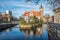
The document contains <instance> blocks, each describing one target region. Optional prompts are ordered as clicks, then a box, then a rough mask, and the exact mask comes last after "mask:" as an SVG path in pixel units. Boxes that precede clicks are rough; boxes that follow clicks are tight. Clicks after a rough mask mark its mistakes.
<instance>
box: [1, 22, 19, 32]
mask: <svg viewBox="0 0 60 40" xmlns="http://www.w3.org/2000/svg"><path fill="white" fill-rule="evenodd" d="M18 24H19V21H11V22H7V23H0V31H2V30H5V29H7V28H10V27H14V26H15V25H18Z"/></svg>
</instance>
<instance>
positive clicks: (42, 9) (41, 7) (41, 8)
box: [39, 4, 44, 14]
mask: <svg viewBox="0 0 60 40" xmlns="http://www.w3.org/2000/svg"><path fill="white" fill-rule="evenodd" d="M39 10H40V12H42V14H43V11H44V8H43V6H42V4H41V5H40V8H39Z"/></svg>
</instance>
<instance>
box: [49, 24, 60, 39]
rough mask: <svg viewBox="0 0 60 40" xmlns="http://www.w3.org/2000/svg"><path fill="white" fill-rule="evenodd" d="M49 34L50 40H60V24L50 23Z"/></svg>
mask: <svg viewBox="0 0 60 40" xmlns="http://www.w3.org/2000/svg"><path fill="white" fill-rule="evenodd" d="M48 33H49V36H50V40H51V39H52V40H59V39H60V24H57V23H48Z"/></svg>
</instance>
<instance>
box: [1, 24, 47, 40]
mask: <svg viewBox="0 0 60 40" xmlns="http://www.w3.org/2000/svg"><path fill="white" fill-rule="evenodd" d="M44 26H45V25H44ZM25 39H26V40H48V33H47V30H46V27H38V28H36V31H34V30H30V31H28V30H26V31H21V30H20V28H19V25H17V26H15V27H12V28H9V29H6V30H4V31H2V32H0V40H25Z"/></svg>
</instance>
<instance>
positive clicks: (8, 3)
mask: <svg viewBox="0 0 60 40" xmlns="http://www.w3.org/2000/svg"><path fill="white" fill-rule="evenodd" d="M32 2H33V3H32ZM32 2H26V0H0V12H1V13H2V14H4V13H5V11H6V10H10V11H12V14H13V16H15V17H17V18H19V17H20V16H21V15H22V14H24V12H25V11H31V10H32V9H33V8H34V9H35V10H36V11H38V10H39V7H40V5H41V4H42V6H43V8H44V15H45V14H49V15H51V16H52V15H53V11H52V8H51V5H50V4H48V2H47V1H44V0H41V1H39V3H38V5H36V4H35V2H36V0H33V1H32Z"/></svg>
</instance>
